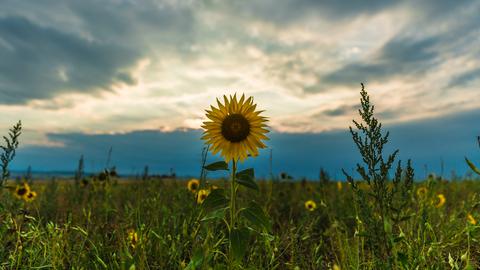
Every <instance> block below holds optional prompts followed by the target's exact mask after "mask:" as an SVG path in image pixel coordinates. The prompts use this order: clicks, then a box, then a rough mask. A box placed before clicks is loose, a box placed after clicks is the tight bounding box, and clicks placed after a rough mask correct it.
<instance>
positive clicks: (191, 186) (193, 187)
mask: <svg viewBox="0 0 480 270" xmlns="http://www.w3.org/2000/svg"><path fill="white" fill-rule="evenodd" d="M199 187H200V181H198V179H195V178H193V179H191V180H190V181H188V183H187V188H188V190H190V191H191V192H193V193H195V192H197V190H198V188H199Z"/></svg>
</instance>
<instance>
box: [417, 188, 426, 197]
mask: <svg viewBox="0 0 480 270" xmlns="http://www.w3.org/2000/svg"><path fill="white" fill-rule="evenodd" d="M425 194H427V188H426V187H419V188H418V189H417V196H418V197H421V198H423V197H425Z"/></svg>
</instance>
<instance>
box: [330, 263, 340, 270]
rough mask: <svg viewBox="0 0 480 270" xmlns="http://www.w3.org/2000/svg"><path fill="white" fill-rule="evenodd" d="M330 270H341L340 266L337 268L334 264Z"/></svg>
mask: <svg viewBox="0 0 480 270" xmlns="http://www.w3.org/2000/svg"><path fill="white" fill-rule="evenodd" d="M332 270H341V268H340V266H338V264H336V263H335V264H334V265H333V267H332Z"/></svg>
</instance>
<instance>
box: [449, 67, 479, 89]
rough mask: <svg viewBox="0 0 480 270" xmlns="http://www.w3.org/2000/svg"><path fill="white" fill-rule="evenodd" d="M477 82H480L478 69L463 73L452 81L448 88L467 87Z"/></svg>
mask: <svg viewBox="0 0 480 270" xmlns="http://www.w3.org/2000/svg"><path fill="white" fill-rule="evenodd" d="M476 80H480V68H476V69H473V70H470V71H467V72H465V73H462V74H460V75H458V76H456V77H454V78H452V80H450V82H449V84H448V86H447V88H451V87H459V86H466V85H468V84H470V83H473V82H474V81H476Z"/></svg>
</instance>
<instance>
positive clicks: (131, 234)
mask: <svg viewBox="0 0 480 270" xmlns="http://www.w3.org/2000/svg"><path fill="white" fill-rule="evenodd" d="M127 241H128V244H129V245H130V246H131V247H132V248H136V247H137V244H138V234H137V232H136V231H135V230H134V229H130V230H128V234H127Z"/></svg>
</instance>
